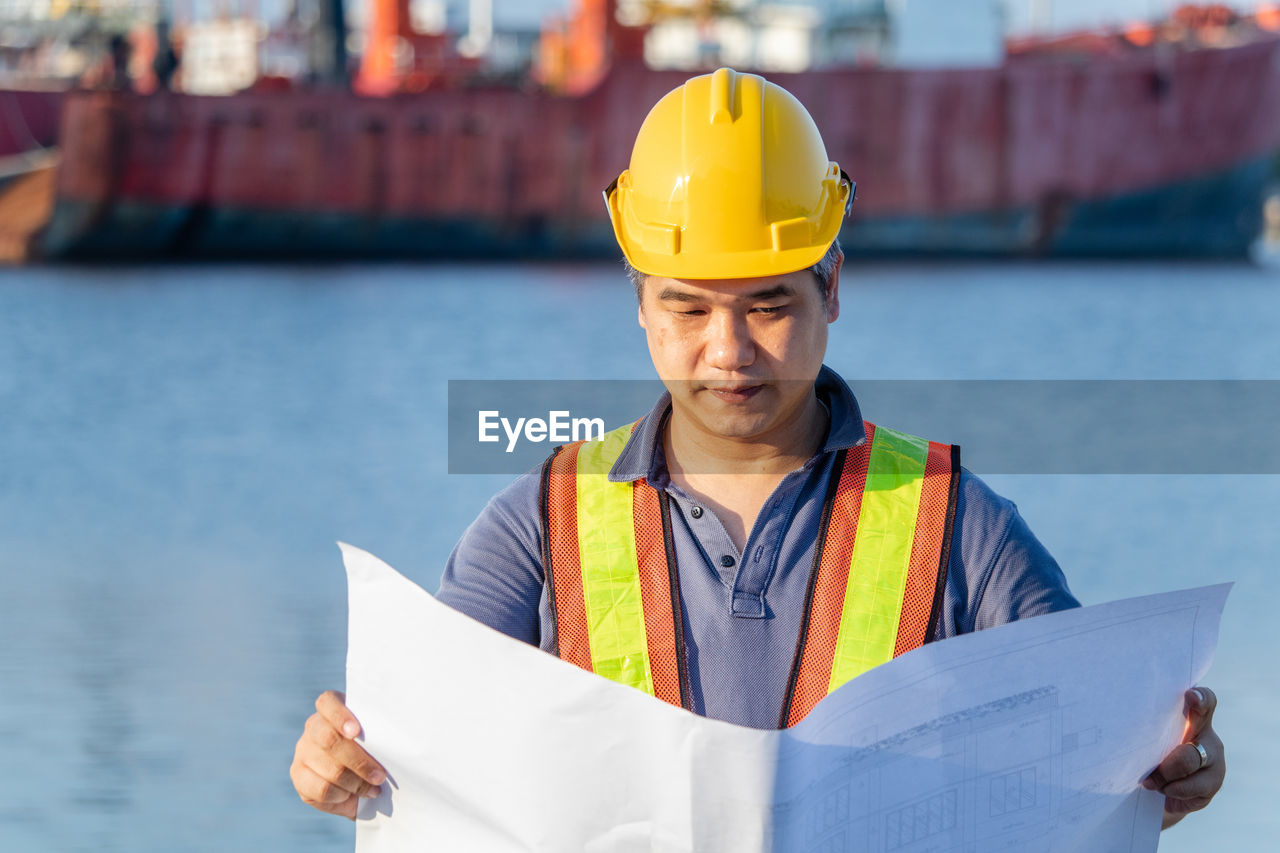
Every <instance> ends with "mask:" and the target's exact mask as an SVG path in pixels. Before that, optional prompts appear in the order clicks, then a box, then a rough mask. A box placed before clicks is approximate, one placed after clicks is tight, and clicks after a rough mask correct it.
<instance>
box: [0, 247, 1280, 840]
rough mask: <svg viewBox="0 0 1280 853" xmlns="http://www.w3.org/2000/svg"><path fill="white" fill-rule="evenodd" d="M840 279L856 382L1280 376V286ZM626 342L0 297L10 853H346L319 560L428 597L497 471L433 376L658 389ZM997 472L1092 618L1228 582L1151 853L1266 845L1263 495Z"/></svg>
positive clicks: (170, 286) (344, 300)
mask: <svg viewBox="0 0 1280 853" xmlns="http://www.w3.org/2000/svg"><path fill="white" fill-rule="evenodd" d="M843 284H844V287H843V290H844V294H843V296H844V298H843V300H842V301H843V316H842V317H841V319H840V320H839V322H838V323H837V325H836V326H835V327H834V330H833V334H832V340H831V344H830V349H829V354H828V359H827V360H828V363H829V364H831V365H832V366H834V367H835V368H836V369H837V370H839V371H840V372H841V373H843V374H844V375H845V376H846V377H849V378H851V379H854V378H858V377H861V378H868V379H894V378H904V379H911V378H930V379H936V378H942V379H970V378H972V379H1004V378H1007V379H1041V378H1043V379H1065V378H1069V379H1104V378H1127V379H1145V378H1151V379H1173V378H1198V379H1236V378H1239V379H1280V334H1277V326H1278V323H1280V269H1274V268H1271V269H1269V268H1255V267H1251V266H1243V265H1242V266H1195V265H1125V266H1106V265H1101V266H1099V265H1087V266H1040V265H1021V264H1014V265H959V266H956V265H945V266H942V265H940V266H891V267H877V266H857V265H855V266H854V268H853V269H851V270H849V271H848V272H847V274H846V280H845V281H844V282H843ZM634 317H635V306H634V297H633V296H632V295H631V293H630V291H629V289H628V288H627V286H626V284H625V283H624V282H623V280H622V277H621V274H620V273H619V272H618V271H617V270H616V269H614V268H612V267H607V266H605V267H545V266H544V267H517V266H505V267H479V268H477V267H448V266H434V267H409V266H403V267H397V266H378V267H366V266H347V267H297V268H291V267H252V266H248V267H213V268H210V267H192V268H184V267H147V268H141V267H140V268H109V269H97V268H73V269H18V270H3V271H0V579H2V580H3V585H4V593H3V595H0V742H3V743H4V744H5V750H4V753H5V761H4V762H3V767H4V772H0V849H3V850H24V851H25V850H41V851H43V850H49V851H64V850H65V851H78V850H86V851H87V850H93V851H110V850H122V851H125V850H127V851H173V850H192V851H224V850H225V851H231V850H260V851H342V850H350V849H351V847H352V839H353V835H354V833H353V830H352V827H351V825H350V824H349V823H347V822H346V821H343V820H339V819H334V818H330V817H327V816H324V815H320V814H319V813H315V812H312V811H311V810H310V809H308V808H307V807H305V806H303V805H302V804H301V803H300V802H299V801H298V800H297V798H296V796H295V794H294V793H293V790H292V787H291V785H290V783H289V780H288V775H287V769H288V765H289V762H290V759H291V756H292V750H293V743H294V741H295V739H296V738H297V735H298V733H299V730H300V725H301V722H302V720H303V719H304V718H305V717H306V716H307V714H308V713H309V711H310V706H311V702H312V700H313V699H314V697H315V694H316V693H318V692H319V691H320V690H321V689H323V688H326V687H338V686H341V684H342V681H343V656H344V650H345V617H346V614H345V586H344V577H343V572H342V568H341V565H340V562H339V558H338V552H337V549H336V548H335V547H334V545H333V542H334V540H336V539H343V540H346V541H349V542H353V543H355V544H358V545H361V546H363V547H366V548H369V549H371V550H373V551H375V552H376V553H378V554H379V555H381V556H382V557H384V558H385V559H387V560H388V561H390V562H391V563H392V564H393V565H395V566H397V567H398V568H400V569H401V570H402V571H404V572H406V573H407V574H409V575H410V576H412V577H414V578H415V579H416V580H418V581H419V582H420V583H422V584H423V585H424V586H426V587H428V588H429V589H434V587H435V584H436V583H437V581H438V579H439V575H440V570H441V567H442V565H443V563H444V560H445V558H446V557H447V555H448V553H449V550H450V548H451V547H452V545H453V543H454V541H455V540H456V539H457V537H458V535H459V534H460V533H461V532H462V530H463V529H464V528H465V527H466V525H467V524H468V523H469V522H470V521H471V519H472V518H473V517H474V516H475V514H476V513H477V512H478V511H479V510H480V508H481V507H482V506H483V505H484V502H485V501H486V500H487V498H488V496H489V495H490V494H492V492H493V491H495V490H496V489H497V488H499V487H500V486H501V485H502V484H503V483H504V482H505V481H506V479H507V478H503V477H477V476H452V477H451V476H449V475H448V474H447V473H446V460H445V459H444V458H443V452H444V447H445V438H446V436H445V423H446V418H445V411H444V407H445V399H446V382H447V381H448V380H449V379H463V378H502V379H512V378H650V377H651V376H652V373H651V368H650V366H649V363H648V359H647V353H646V349H645V346H644V339H643V336H642V333H641V332H640V330H639V329H638V328H637V327H636V325H635V321H634ZM855 390H856V383H855ZM637 414H639V413H637ZM867 415H868V417H870V418H872V419H874V418H875V413H874V412H868V413H867ZM1079 415H1080V429H1081V430H1082V431H1086V430H1088V428H1089V412H1087V411H1082V412H1080V413H1079ZM1188 417H1195V413H1194V412H1189V413H1188ZM896 426H899V427H901V428H904V429H909V428H910V425H909V424H896ZM934 437H935V438H940V439H946V438H947V437H946V436H934ZM1188 452H1195V448H1188ZM978 473H981V472H978ZM988 479H989V481H990V482H991V483H992V485H993V486H995V488H996V489H997V490H999V491H1001V492H1003V493H1004V494H1006V495H1008V496H1010V497H1011V498H1013V499H1014V500H1016V501H1017V502H1018V504H1019V506H1020V507H1021V509H1022V511H1023V514H1024V515H1025V516H1026V517H1027V519H1028V520H1029V522H1030V523H1031V525H1032V527H1033V529H1035V530H1036V531H1037V533H1038V534H1039V535H1040V537H1041V538H1042V539H1043V540H1044V541H1045V543H1046V544H1047V545H1048V546H1049V548H1050V550H1051V551H1052V552H1053V553H1054V554H1055V555H1056V556H1057V558H1058V559H1059V561H1060V562H1061V563H1062V565H1063V567H1064V568H1065V570H1066V571H1067V574H1068V577H1069V579H1070V580H1071V583H1072V586H1073V588H1074V589H1075V591H1076V593H1077V595H1079V596H1080V598H1081V599H1083V600H1084V601H1086V602H1089V603H1093V602H1100V601H1105V600H1109V599H1113V598H1118V597H1123V596H1128V595H1137V594H1143V593H1148V592H1156V591H1161V590H1167V589H1174V588H1179V587H1184V586H1192V585H1198V584H1202V583H1210V582H1216V581H1222V580H1234V581H1236V583H1237V586H1236V589H1235V591H1234V592H1233V594H1232V597H1231V600H1230V601H1229V603H1228V609H1227V613H1226V617H1225V622H1224V626H1223V632H1222V640H1221V645H1220V648H1219V652H1218V659H1217V663H1216V664H1215V665H1214V669H1213V671H1212V673H1211V675H1210V677H1209V678H1208V679H1206V683H1208V684H1211V685H1212V686H1214V687H1215V688H1216V689H1217V690H1218V692H1219V694H1220V696H1221V697H1222V708H1221V712H1220V714H1219V717H1218V721H1217V723H1218V729H1219V731H1220V732H1221V733H1222V734H1223V737H1224V738H1225V740H1226V741H1227V744H1228V748H1229V749H1230V768H1231V769H1230V774H1229V776H1228V780H1227V787H1226V788H1225V789H1224V791H1223V793H1222V795H1221V796H1220V798H1219V802H1217V803H1215V804H1214V805H1213V807H1212V808H1211V809H1210V810H1209V811H1208V812H1206V813H1203V814H1199V815H1193V816H1192V817H1191V818H1189V819H1188V820H1187V821H1186V822H1185V823H1184V824H1183V825H1182V826H1180V827H1178V828H1176V829H1174V830H1172V831H1170V832H1169V833H1166V834H1165V838H1164V841H1163V844H1162V848H1161V849H1162V850H1166V851H1196V853H1200V851H1204V850H1268V849H1272V848H1271V846H1270V845H1271V844H1272V843H1273V842H1274V837H1275V835H1276V834H1277V832H1280V819H1277V816H1276V809H1275V802H1276V795H1277V792H1278V786H1277V784H1276V781H1275V779H1276V776H1275V768H1276V767H1277V766H1280V742H1278V741H1277V738H1276V737H1275V735H1274V731H1275V728H1274V724H1273V722H1272V721H1273V719H1274V717H1275V712H1274V708H1275V706H1276V704H1277V702H1280V677H1278V676H1277V667H1276V660H1277V659H1280V641H1278V640H1277V639H1276V636H1275V633H1274V632H1272V631H1271V630H1270V629H1269V628H1268V627H1267V626H1268V625H1269V624H1270V623H1271V622H1273V621H1274V619H1275V611H1276V607H1277V605H1278V604H1280V581H1277V579H1276V578H1277V573H1276V564H1277V556H1276V555H1277V553H1280V525H1277V523H1276V518H1277V514H1278V512H1277V511H1278V510H1280V477H1274V476H1252V477H1243V476H1144V477H1136V476H1128V477H1124V476H1105V477H1104V476H1074V477H1071V476H1052V477H1051V476H1029V475H1023V476H1000V477H989V478H988Z"/></svg>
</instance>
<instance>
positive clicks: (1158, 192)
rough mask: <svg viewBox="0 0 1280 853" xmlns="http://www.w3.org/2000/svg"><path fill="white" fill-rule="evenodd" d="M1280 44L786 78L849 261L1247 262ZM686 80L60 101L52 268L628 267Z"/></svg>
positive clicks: (629, 76) (1276, 97) (1279, 125)
mask: <svg viewBox="0 0 1280 853" xmlns="http://www.w3.org/2000/svg"><path fill="white" fill-rule="evenodd" d="M1277 69H1280V42H1278V41H1276V40H1270V41H1263V42H1256V43H1253V44H1249V45H1244V46H1240V47H1236V48H1229V49H1217V50H1200V51H1187V52H1183V53H1180V54H1177V55H1175V56H1174V57H1173V58H1172V59H1169V58H1168V57H1165V58H1163V59H1157V57H1156V56H1155V55H1154V54H1147V55H1135V56H1130V57H1121V58H1108V59H1105V60H1098V61H1095V62H1093V63H1090V64H1087V65H1084V64H1079V63H1071V62H1062V61H1053V62H1050V61H1035V62H1032V61H1016V62H1011V63H1010V64H1008V65H1006V66H1004V67H1002V68H998V69H976V70H967V71H944V72H938V71H892V70H848V71H832V72H810V73H806V74H796V75H777V76H776V77H775V79H777V80H778V82H779V83H781V84H782V85H784V86H786V87H787V88H788V89H790V90H791V91H793V92H794V93H795V94H796V95H797V96H798V97H800V99H801V100H802V101H803V102H804V103H805V104H806V105H807V106H808V107H809V109H810V111H811V112H813V114H814V116H815V119H816V120H817V121H818V124H819V126H820V127H821V128H822V129H823V133H824V136H825V137H826V139H827V143H828V150H829V152H830V154H831V156H832V157H833V159H836V160H838V161H839V162H840V163H841V165H842V166H845V168H846V171H849V172H850V174H852V175H853V176H854V178H855V179H856V180H857V181H858V185H859V198H858V201H857V203H856V205H855V214H854V218H853V219H852V220H851V221H850V222H849V223H848V225H847V227H846V228H845V230H844V232H843V234H842V241H843V243H844V245H845V246H846V248H847V250H848V251H849V252H850V253H851V254H858V255H900V256H919V255H957V254H959V255H1049V256H1111V257H1123V256H1150V255H1161V256H1193V257H1221V256H1241V255H1244V254H1245V253H1246V252H1247V251H1248V247H1249V245H1250V243H1251V242H1252V241H1253V240H1254V238H1255V237H1256V236H1257V234H1258V232H1259V230H1260V226H1261V210H1262V196H1263V193H1264V191H1265V188H1266V186H1267V183H1268V179H1269V176H1270V175H1271V173H1272V167H1273V158H1274V156H1275V153H1276V151H1277V149H1278V148H1280V74H1277V73H1276V70H1277ZM682 79H683V75H681V74H678V73H672V72H652V71H648V70H647V69H644V68H643V67H642V66H634V65H621V66H615V67H614V68H613V69H611V70H610V72H609V74H608V75H606V76H605V78H604V79H603V80H602V81H601V82H600V83H599V85H597V86H596V87H595V88H594V89H593V90H592V91H590V92H588V93H586V94H585V95H580V96H574V97H569V96H556V95H552V94H549V93H545V92H527V91H519V90H515V89H500V88H489V89H478V90H475V91H468V92H439V93H425V94H422V95H419V96H412V97H410V96H401V97H393V98H381V99H378V98H360V97H357V96H353V95H343V94H322V93H294V94H287V93H286V94H280V93H273V94H267V93H263V94H245V95H239V96H233V97H229V98H197V97H190V96H179V95H173V94H168V93H165V94H162V95H159V96H152V97H149V98H148V97H143V96H136V95H127V94H119V93H80V94H77V95H74V96H72V97H71V98H70V99H69V100H68V103H67V108H66V110H65V111H64V116H63V128H62V137H63V145H64V157H63V167H62V170H61V173H60V175H59V184H58V197H57V204H56V207H55V212H54V215H53V218H52V220H51V222H50V224H49V227H48V228H47V229H46V232H45V236H44V240H43V246H44V249H45V251H46V253H47V254H49V255H51V256H54V257H76V258H90V257H136V256H159V255H177V256H192V257H413V258H477V257H479V258H517V257H520V258H558V257H573V256H577V257H617V249H616V246H615V244H614V242H613V239H612V235H611V233H610V230H609V226H608V222H607V219H606V217H605V215H604V210H603V207H602V205H601V203H600V195H599V193H600V189H601V188H602V187H604V186H605V185H606V184H607V183H608V182H609V181H610V180H611V179H612V178H613V177H615V176H616V175H617V174H618V172H620V171H621V170H622V169H623V168H625V167H626V161H627V157H628V155H629V150H630V143H631V140H632V139H633V138H634V135H635V132H636V130H637V129H638V125H639V122H640V120H641V119H642V118H643V112H644V111H643V109H641V108H640V107H639V106H637V105H647V104H649V103H652V102H653V101H656V100H657V98H658V97H660V96H661V95H662V94H663V93H665V92H666V91H669V90H670V89H671V88H674V87H675V86H676V85H678V84H679V83H680V82H681V81H682Z"/></svg>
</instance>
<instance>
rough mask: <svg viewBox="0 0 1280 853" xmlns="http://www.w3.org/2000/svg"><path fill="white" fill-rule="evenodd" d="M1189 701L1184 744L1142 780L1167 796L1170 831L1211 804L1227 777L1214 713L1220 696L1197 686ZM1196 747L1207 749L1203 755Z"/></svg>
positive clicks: (1167, 823)
mask: <svg viewBox="0 0 1280 853" xmlns="http://www.w3.org/2000/svg"><path fill="white" fill-rule="evenodd" d="M1186 701H1187V727H1186V731H1185V733H1184V734H1183V736H1182V743H1181V744H1179V745H1178V746H1176V747H1174V749H1173V751H1172V752H1170V753H1169V754H1168V755H1167V756H1165V759H1164V761H1161V762H1160V766H1159V767H1157V768H1156V769H1155V770H1153V771H1151V775H1150V776H1148V777H1147V778H1146V779H1143V780H1142V787H1144V788H1146V789H1148V790H1151V791H1159V792H1160V793H1162V794H1164V796H1165V801H1164V828H1166V829H1167V828H1168V827H1170V826H1173V825H1174V824H1175V823H1177V822H1178V821H1180V820H1182V818H1183V817H1184V816H1185V815H1186V814H1187V813H1188V812H1194V811H1198V810H1200V809H1202V808H1204V807H1205V806H1207V805H1209V801H1210V800H1212V799H1213V797H1214V795H1215V794H1217V793H1218V790H1219V789H1220V788H1222V780H1223V778H1225V777H1226V775H1227V760H1226V756H1225V754H1224V752H1223V748H1222V739H1221V738H1219V737H1218V735H1217V733H1216V732H1214V730H1213V711H1214V709H1215V708H1217V707H1218V697H1217V696H1215V695H1214V693H1213V691H1212V690H1210V689H1209V688H1207V687H1193V688H1191V689H1190V690H1188V691H1187V692H1186ZM1196 744H1199V745H1200V746H1201V747H1202V748H1203V749H1204V755H1203V756H1202V755H1201V754H1200V750H1198V749H1196Z"/></svg>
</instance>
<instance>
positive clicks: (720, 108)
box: [605, 68, 854, 279]
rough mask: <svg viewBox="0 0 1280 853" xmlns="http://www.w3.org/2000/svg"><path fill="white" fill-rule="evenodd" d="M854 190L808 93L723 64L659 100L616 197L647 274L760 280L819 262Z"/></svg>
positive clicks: (628, 243)
mask: <svg viewBox="0 0 1280 853" xmlns="http://www.w3.org/2000/svg"><path fill="white" fill-rule="evenodd" d="M853 192H854V186H853V182H852V181H850V180H849V178H848V176H847V175H845V174H844V173H843V172H842V171H841V170H840V167H839V165H837V164H836V163H834V162H831V161H830V160H828V159H827V154H826V148H825V146H824V145H823V143H822V136H821V134H820V133H819V132H818V128H817V126H816V125H815V124H814V121H813V118H812V117H811V116H810V115H809V113H808V111H807V110H805V108H804V106H803V105H802V104H801V103H800V102H799V100H797V99H796V98H795V97H794V96H793V95H792V94H791V93H790V92H787V91H786V90H785V89H783V88H782V87H780V86H778V85H776V84H774V83H770V82H769V81H767V80H765V79H764V78H763V77H759V76H757V75H754V74H742V73H739V72H736V71H734V70H733V69H730V68H721V69H719V70H717V71H715V72H714V73H712V74H705V75H701V76H698V77H694V78H692V79H690V80H688V81H687V82H686V83H685V84H684V85H682V86H680V87H679V88H677V89H674V90H673V91H671V92H669V93H668V94H667V95H665V96H664V97H663V98H662V99H660V100H659V101H658V103H657V104H655V105H654V107H653V109H652V110H650V112H649V114H648V116H647V117H646V118H645V120H644V124H643V125H642V126H641V128H640V132H639V133H638V134H637V136H636V142H635V147H634V148H633V150H632V154H631V163H630V167H629V168H628V169H627V170H626V171H624V172H623V173H622V174H621V175H619V176H618V179H617V180H616V181H614V183H613V184H611V185H610V186H609V188H608V189H607V190H606V191H605V203H606V205H607V206H608V209H609V216H610V219H611V221H612V223H613V229H614V234H615V235H616V236H617V239H618V244H619V245H620V246H621V247H622V251H623V253H624V254H625V255H626V256H627V260H628V261H629V262H630V263H631V265H632V266H634V267H635V268H636V269H638V270H640V271H641V272H643V273H646V274H648V275H659V276H664V277H668V278H693V279H698V278H703V279H707V278H754V277H759V276H768V275H780V274H782V273H787V272H794V271H795V270H800V269H805V268H807V267H809V266H812V265H813V264H814V263H817V261H818V260H820V259H821V258H822V256H823V255H824V254H825V253H826V250H827V247H828V246H830V245H831V243H832V242H833V241H834V240H835V238H836V237H837V235H838V234H839V231H840V226H841V224H842V221H843V219H844V216H845V215H847V213H848V210H849V205H850V203H851V202H852V199H853Z"/></svg>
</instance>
